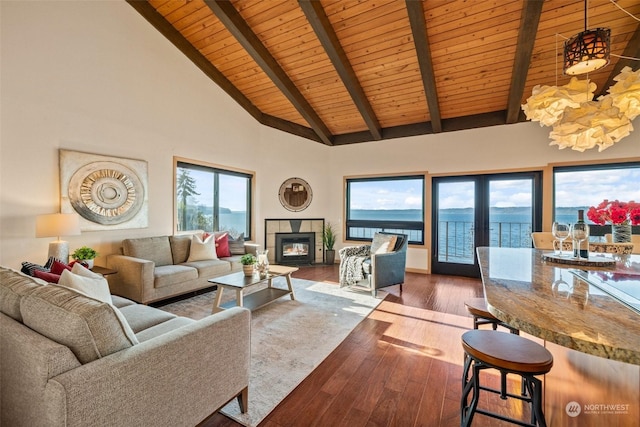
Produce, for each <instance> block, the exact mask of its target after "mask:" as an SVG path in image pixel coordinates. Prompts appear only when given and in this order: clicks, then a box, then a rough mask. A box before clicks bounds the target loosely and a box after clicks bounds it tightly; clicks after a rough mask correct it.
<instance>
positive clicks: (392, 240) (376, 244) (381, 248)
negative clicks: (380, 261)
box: [371, 233, 398, 254]
mask: <svg viewBox="0 0 640 427" xmlns="http://www.w3.org/2000/svg"><path fill="white" fill-rule="evenodd" d="M397 238H398V236H395V235H392V234H380V233H376V234H374V235H373V241H372V242H371V253H372V254H384V253H387V252H393V249H394V248H395V247H396V240H397Z"/></svg>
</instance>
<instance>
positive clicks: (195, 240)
mask: <svg viewBox="0 0 640 427" xmlns="http://www.w3.org/2000/svg"><path fill="white" fill-rule="evenodd" d="M210 259H218V255H217V254H216V238H215V236H214V235H213V234H211V235H210V236H208V237H207V238H206V239H205V240H204V241H202V239H201V238H200V236H198V235H196V234H194V235H193V236H192V237H191V249H189V259H187V262H193V261H205V260H210Z"/></svg>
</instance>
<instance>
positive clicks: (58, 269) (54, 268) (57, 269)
mask: <svg viewBox="0 0 640 427" xmlns="http://www.w3.org/2000/svg"><path fill="white" fill-rule="evenodd" d="M64 270H69V271H71V267H69V266H68V265H67V264H65V263H63V262H60V261H58V260H54V261H53V264H52V265H51V273H53V274H57V275H58V276H59V275H61V274H62V272H63V271H64ZM55 283H58V282H55Z"/></svg>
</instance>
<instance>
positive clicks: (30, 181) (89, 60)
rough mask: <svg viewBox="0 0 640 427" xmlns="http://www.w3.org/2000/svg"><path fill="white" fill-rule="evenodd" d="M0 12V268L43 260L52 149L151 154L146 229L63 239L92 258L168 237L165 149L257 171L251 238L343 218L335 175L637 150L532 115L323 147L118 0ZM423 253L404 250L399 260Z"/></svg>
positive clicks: (417, 264) (475, 167)
mask: <svg viewBox="0 0 640 427" xmlns="http://www.w3.org/2000/svg"><path fill="white" fill-rule="evenodd" d="M0 20H1V28H0V31H1V33H0V35H1V40H0V42H1V48H2V51H1V52H2V69H1V73H2V75H1V88H0V89H1V94H0V97H1V98H0V101H1V104H0V107H1V112H0V114H1V116H0V117H1V133H0V137H1V146H0V166H1V170H0V264H2V265H6V266H9V267H13V268H18V267H19V266H20V262H21V261H24V260H31V261H34V262H38V261H40V262H43V261H44V258H45V257H46V253H47V246H48V242H49V240H51V239H37V238H35V237H34V235H35V233H34V231H35V216H36V215H39V214H44V213H53V212H57V211H58V209H59V175H58V163H57V162H58V149H59V148H65V149H70V150H78V151H86V152H90V153H97V154H104V155H110V156H119V157H128V158H134V159H142V160H146V161H147V162H148V166H149V227H148V228H146V229H138V230H114V231H104V232H85V233H83V234H82V235H81V236H75V237H69V238H67V240H68V241H69V243H70V247H71V248H72V249H73V248H75V247H78V246H81V245H85V244H86V245H90V246H93V247H95V248H96V249H97V250H98V251H99V252H100V253H101V254H102V255H106V254H107V253H110V252H114V251H116V250H117V247H118V245H119V243H120V241H121V240H122V239H123V238H125V237H130V236H143V235H145V236H150V235H159V234H170V233H171V232H172V227H173V214H172V210H173V170H172V166H173V164H172V159H173V156H180V157H185V158H192V159H199V160H203V161H206V162H211V163H217V164H222V165H227V166H229V167H235V168H241V169H248V170H253V171H255V172H256V174H257V175H256V176H257V179H256V182H257V191H256V211H255V214H256V218H257V221H256V230H255V231H256V233H255V234H256V236H255V237H256V239H257V241H258V242H260V243H262V242H263V236H264V219H265V218H326V219H328V220H330V221H332V222H334V223H335V224H337V225H339V226H340V224H341V221H342V219H343V218H342V209H343V199H342V198H343V190H342V183H343V176H345V175H361V174H376V173H380V174H384V173H396V172H415V171H425V170H426V171H429V172H430V173H459V172H462V171H473V172H477V171H490V170H504V169H509V168H528V167H533V166H536V167H537V166H544V165H546V164H547V163H550V162H563V161H581V160H592V159H610V158H628V157H634V156H640V130H638V131H636V132H635V133H633V134H632V135H631V136H630V137H628V138H626V139H624V140H623V141H622V142H621V143H619V144H617V145H615V146H614V147H612V148H609V149H608V150H606V151H605V152H603V153H598V152H597V151H593V150H592V151H590V152H587V153H576V152H572V151H567V150H564V151H559V150H558V149H557V148H556V147H549V146H548V134H549V129H548V128H540V127H539V126H538V125H537V124H534V123H523V124H517V125H510V126H498V127H492V128H483V129H476V130H470V131H460V132H447V133H443V134H439V135H426V136H419V137H412V138H402V139H394V140H387V141H379V142H371V143H362V144H354V145H349V146H342V147H326V146H324V145H323V144H319V143H316V142H313V141H309V140H305V139H302V138H299V137H296V136H293V135H289V134H286V133H283V132H280V131H277V130H275V129H271V128H268V127H264V126H261V125H259V124H258V123H257V122H256V121H255V120H254V119H253V118H252V117H251V116H249V115H248V114H247V113H246V112H244V110H242V109H241V108H240V107H239V106H238V105H236V104H235V103H234V102H233V101H232V100H231V98H229V97H228V96H227V95H226V94H225V93H224V92H223V91H222V90H221V89H219V88H218V87H217V86H216V85H215V84H214V83H212V82H211V81H210V80H209V79H208V78H207V77H205V76H204V75H203V74H202V73H201V72H200V71H199V70H198V69H197V68H196V67H195V66H194V65H193V64H191V63H190V62H189V61H188V60H187V59H186V58H185V57H184V55H182V54H181V53H180V52H179V51H178V50H177V49H176V48H175V47H174V46H173V45H171V44H170V43H169V42H167V41H166V40H165V39H164V38H163V37H162V36H161V35H160V34H159V33H158V32H157V31H156V30H155V29H153V28H152V27H151V26H150V25H149V24H148V23H147V22H146V21H145V20H144V19H143V18H142V17H141V16H140V15H139V14H138V13H137V12H135V10H134V9H133V8H132V7H131V6H129V5H128V4H126V3H125V2H111V1H105V2H102V1H93V2H57V1H55V2H52V1H44V2H27V1H19V2H13V1H1V2H0ZM636 124H640V123H638V120H636ZM637 127H638V126H637ZM290 177H300V178H303V179H305V180H306V181H308V182H309V184H310V185H311V187H312V190H313V202H312V203H311V205H310V206H309V208H307V209H306V210H305V211H303V212H300V213H292V212H288V211H286V210H285V209H284V208H283V207H282V206H281V205H280V202H279V201H278V197H277V195H278V189H279V187H280V184H281V183H282V182H283V181H284V180H285V179H287V178H290ZM341 246H343V243H342V242H338V245H337V247H338V248H339V247H341ZM427 259H428V252H427V251H426V250H418V249H411V250H410V252H409V261H408V266H409V267H410V268H414V269H426V266H427ZM102 263H103V260H101V259H100V258H98V264H102Z"/></svg>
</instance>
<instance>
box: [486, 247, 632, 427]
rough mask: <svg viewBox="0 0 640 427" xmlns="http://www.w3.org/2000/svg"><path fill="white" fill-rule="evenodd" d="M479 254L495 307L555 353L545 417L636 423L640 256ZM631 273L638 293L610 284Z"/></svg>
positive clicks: (583, 426) (580, 424)
mask: <svg viewBox="0 0 640 427" xmlns="http://www.w3.org/2000/svg"><path fill="white" fill-rule="evenodd" d="M477 254H478V261H479V264H480V269H481V273H482V282H483V289H484V294H485V295H484V296H485V299H486V301H487V307H488V309H489V311H490V312H491V313H492V314H493V315H494V316H496V317H497V318H498V319H500V320H501V321H503V322H505V323H507V324H509V325H510V326H512V327H514V328H517V329H519V330H520V331H521V335H523V336H525V337H528V338H530V339H533V340H539V342H540V343H541V344H543V345H544V346H545V347H546V348H547V349H548V350H549V351H550V352H551V354H552V355H553V358H554V366H553V368H552V369H551V371H550V372H549V373H548V374H546V375H545V377H544V413H545V418H546V420H547V425H550V426H556V427H560V426H562V427H601V426H604V425H607V426H609V425H611V426H614V425H615V426H618V427H627V426H629V427H638V426H639V425H640V424H639V421H638V420H639V419H640V256H639V255H624V256H618V255H612V254H608V255H602V254H590V262H589V263H586V265H572V264H565V263H560V262H555V261H556V260H551V261H550V260H549V257H550V256H552V255H553V251H551V252H550V251H544V250H539V249H528V248H487V247H481V248H478V249H477ZM607 260H608V262H603V263H600V261H607ZM611 260H613V262H611ZM600 264H602V265H600ZM605 264H608V265H605ZM585 279H586V280H585ZM625 279H628V280H629V281H628V282H620V283H619V284H621V288H624V286H626V288H624V289H626V290H630V294H631V295H635V298H634V297H633V296H632V297H631V298H626V297H627V296H628V295H627V294H624V296H625V298H618V297H620V296H621V294H620V293H616V292H614V291H613V290H615V289H614V288H611V287H607V286H606V282H607V281H615V280H625ZM596 284H598V285H600V286H601V287H598V286H596ZM603 284H604V285H605V286H602V285H603ZM630 287H631V288H630Z"/></svg>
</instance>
